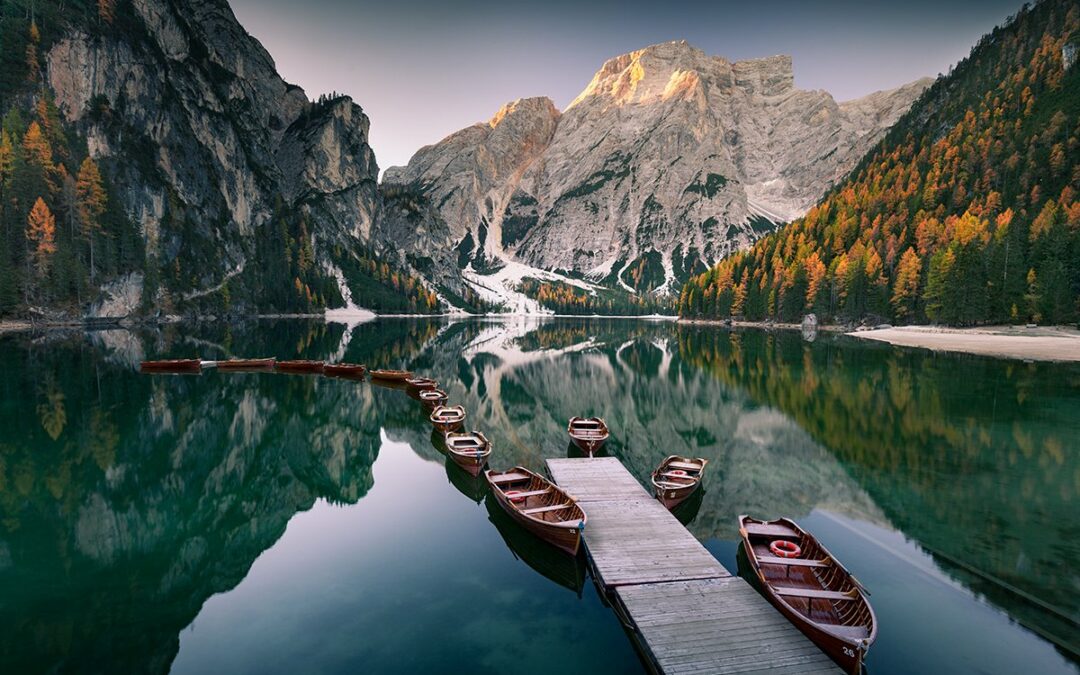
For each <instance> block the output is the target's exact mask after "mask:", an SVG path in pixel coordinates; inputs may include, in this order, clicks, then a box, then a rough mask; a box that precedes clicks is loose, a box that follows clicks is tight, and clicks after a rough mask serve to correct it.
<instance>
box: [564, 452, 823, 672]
mask: <svg viewBox="0 0 1080 675" xmlns="http://www.w3.org/2000/svg"><path fill="white" fill-rule="evenodd" d="M547 464H548V472H549V473H550V474H551V477H552V478H553V479H554V480H555V482H556V483H558V485H559V486H560V487H562V488H563V489H564V490H566V491H567V492H569V493H570V494H571V495H573V496H574V497H575V498H576V499H577V500H578V502H580V503H581V506H582V508H583V509H584V510H585V512H586V515H587V516H588V519H589V520H588V526H587V527H586V528H585V547H586V549H587V551H588V554H589V559H590V561H591V563H592V569H593V571H594V573H595V575H596V578H597V581H599V583H600V585H601V586H602V587H603V588H604V590H605V592H606V593H607V595H608V599H609V600H610V601H611V602H612V603H613V604H614V605H615V607H616V610H617V611H618V612H619V614H620V615H621V616H622V617H623V618H624V620H625V621H627V622H628V623H629V624H630V628H631V629H632V635H633V636H634V640H635V642H637V644H638V648H639V649H640V651H641V653H642V654H643V655H644V656H645V657H646V660H647V661H648V664H649V666H650V667H651V668H653V669H654V670H655V671H657V672H661V673H679V674H685V675H699V674H700V675H704V674H706V673H709V674H711V673H764V672H769V673H838V672H840V671H839V669H838V668H837V667H836V666H835V665H834V664H833V662H832V660H831V659H830V658H829V657H828V656H826V655H825V653H824V652H822V651H821V650H820V649H818V648H817V647H816V646H815V645H814V644H813V643H812V642H810V640H808V639H807V638H806V637H805V636H803V634H802V633H800V632H799V630H798V629H797V628H795V627H794V626H793V625H791V623H790V622H788V620H787V619H785V618H784V616H783V615H781V614H780V613H779V612H777V611H776V610H775V609H773V607H772V606H771V605H770V604H769V603H768V602H767V601H766V600H765V599H764V598H763V597H761V595H759V594H758V593H757V592H756V591H754V589H753V588H751V587H750V585H749V584H747V583H746V582H745V581H743V580H742V579H740V578H738V577H733V576H731V574H730V573H729V572H728V571H727V570H726V569H724V567H723V566H722V565H721V564H720V563H719V562H718V561H717V560H716V558H714V557H713V555H712V554H711V553H709V551H708V550H707V549H706V548H705V547H704V546H702V545H701V543H700V542H699V541H698V540H697V539H696V538H695V537H694V536H693V535H692V534H690V532H689V531H688V530H687V529H686V528H685V527H683V526H682V524H681V523H679V521H678V520H677V519H676V518H675V517H674V516H673V515H671V513H670V512H668V510H667V509H666V508H664V506H663V505H662V504H660V502H658V501H656V500H655V499H653V498H652V495H650V494H649V493H648V492H646V491H645V489H644V488H642V486H641V484H640V483H638V481H637V479H635V478H634V477H633V476H632V475H631V474H630V472H629V471H627V470H626V468H625V467H624V466H623V465H622V463H621V462H619V460H617V459H615V458H613V457H597V458H587V459H549V460H547Z"/></svg>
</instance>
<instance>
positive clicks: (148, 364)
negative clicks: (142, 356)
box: [139, 359, 202, 373]
mask: <svg viewBox="0 0 1080 675" xmlns="http://www.w3.org/2000/svg"><path fill="white" fill-rule="evenodd" d="M139 370H141V371H142V372H144V373H201V372H202V361H200V360H199V359H170V360H167V361H143V362H142V363H140V364H139Z"/></svg>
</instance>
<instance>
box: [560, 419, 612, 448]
mask: <svg viewBox="0 0 1080 675" xmlns="http://www.w3.org/2000/svg"><path fill="white" fill-rule="evenodd" d="M566 430H567V432H568V433H569V434H570V440H572V441H574V444H576V445H577V446H578V447H579V448H581V449H582V450H583V451H584V452H586V453H588V454H589V456H590V457H591V456H592V454H593V453H594V452H596V451H597V450H599V449H600V446H602V445H603V444H604V443H606V442H607V439H608V427H607V423H606V422H604V420H603V419H601V418H599V417H589V418H587V419H586V418H584V417H571V418H570V423H569V424H568V425H567V427H566Z"/></svg>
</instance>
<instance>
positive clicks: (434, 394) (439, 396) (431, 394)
mask: <svg viewBox="0 0 1080 675" xmlns="http://www.w3.org/2000/svg"><path fill="white" fill-rule="evenodd" d="M417 396H418V397H419V398H420V402H421V403H423V404H424V405H426V406H428V407H429V408H436V407H438V406H440V405H446V402H447V400H449V399H448V397H447V395H446V392H445V391H443V390H442V389H424V390H423V391H421V392H420V393H418V394H417Z"/></svg>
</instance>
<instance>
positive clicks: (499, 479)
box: [491, 473, 529, 483]
mask: <svg viewBox="0 0 1080 675" xmlns="http://www.w3.org/2000/svg"><path fill="white" fill-rule="evenodd" d="M528 479H529V477H528V476H526V475H525V474H523V473H506V474H503V475H501V476H495V477H494V478H492V479H491V481H492V482H493V483H513V482H514V481H518V480H528Z"/></svg>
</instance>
